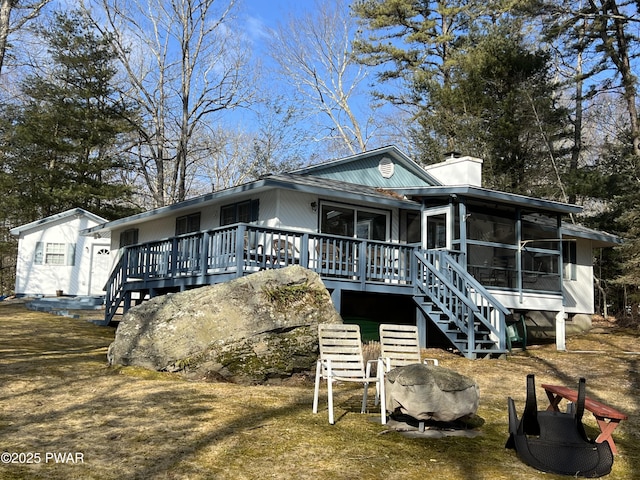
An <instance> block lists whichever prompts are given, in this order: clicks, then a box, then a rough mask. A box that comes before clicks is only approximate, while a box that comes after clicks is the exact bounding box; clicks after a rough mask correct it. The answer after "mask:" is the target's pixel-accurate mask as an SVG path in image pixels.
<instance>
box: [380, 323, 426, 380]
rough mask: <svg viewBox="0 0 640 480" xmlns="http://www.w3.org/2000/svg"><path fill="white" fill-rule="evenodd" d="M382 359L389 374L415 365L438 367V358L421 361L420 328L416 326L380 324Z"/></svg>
mask: <svg viewBox="0 0 640 480" xmlns="http://www.w3.org/2000/svg"><path fill="white" fill-rule="evenodd" d="M380 358H381V359H382V362H383V363H384V366H385V370H386V371H387V372H388V371H389V370H391V369H392V368H396V367H404V366H406V365H411V364H413V363H431V364H433V365H438V360H437V359H436V358H425V359H424V360H422V359H421V355H420V343H419V341H418V327H416V326H415V325H391V324H388V323H382V324H380Z"/></svg>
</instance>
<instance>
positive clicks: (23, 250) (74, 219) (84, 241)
mask: <svg viewBox="0 0 640 480" xmlns="http://www.w3.org/2000/svg"><path fill="white" fill-rule="evenodd" d="M95 225H96V222H94V221H92V220H90V219H88V218H87V217H85V216H77V215H73V216H69V217H65V218H62V219H60V220H58V221H55V222H49V223H44V224H43V225H41V226H37V227H34V228H32V229H30V230H27V231H24V232H22V233H21V234H20V237H19V239H18V258H17V264H16V285H15V293H16V294H17V295H24V296H41V295H55V294H56V291H57V290H62V291H63V292H64V294H65V295H74V296H77V295H91V293H92V292H90V289H92V286H91V279H90V276H91V261H92V258H91V256H92V253H93V251H94V248H93V245H94V244H96V245H102V246H103V247H106V248H109V240H108V239H94V238H92V237H83V236H80V235H79V232H80V230H83V229H85V228H90V227H93V226H95ZM39 243H41V244H42V246H43V248H46V247H45V245H46V244H47V243H59V244H60V243H64V244H65V252H67V249H68V247H67V246H68V245H75V251H74V264H73V265H46V264H45V263H44V261H43V262H42V264H37V263H35V262H34V257H35V253H36V248H37V245H38V244H39ZM67 263H68V262H67ZM107 270H108V269H107ZM101 273H103V272H101ZM105 275H106V274H102V276H103V277H104V276H105ZM94 287H95V286H94ZM93 290H94V292H93V293H95V290H96V289H95V288H93Z"/></svg>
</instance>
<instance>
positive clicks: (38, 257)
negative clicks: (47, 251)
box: [33, 242, 44, 265]
mask: <svg viewBox="0 0 640 480" xmlns="http://www.w3.org/2000/svg"><path fill="white" fill-rule="evenodd" d="M43 257H44V243H43V242H38V243H36V250H35V252H34V254H33V264H34V265H42V261H43Z"/></svg>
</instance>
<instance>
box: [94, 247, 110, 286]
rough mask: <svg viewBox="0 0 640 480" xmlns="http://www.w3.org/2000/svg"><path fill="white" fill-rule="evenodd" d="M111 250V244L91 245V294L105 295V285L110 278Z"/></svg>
mask: <svg viewBox="0 0 640 480" xmlns="http://www.w3.org/2000/svg"><path fill="white" fill-rule="evenodd" d="M110 268H111V252H110V250H109V245H96V244H94V245H91V271H90V274H89V295H104V294H105V292H104V290H103V289H104V286H105V285H106V283H107V280H108V279H109V274H110V273H111V272H110V271H109V270H110Z"/></svg>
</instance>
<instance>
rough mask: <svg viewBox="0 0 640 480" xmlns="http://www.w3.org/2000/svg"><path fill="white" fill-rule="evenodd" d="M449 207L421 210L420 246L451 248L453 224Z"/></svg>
mask: <svg viewBox="0 0 640 480" xmlns="http://www.w3.org/2000/svg"><path fill="white" fill-rule="evenodd" d="M451 218H452V215H451V207H449V206H447V207H437V208H429V209H426V210H424V211H423V212H422V248H426V249H448V250H451V246H452V239H453V232H452V231H453V225H452V223H451Z"/></svg>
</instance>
